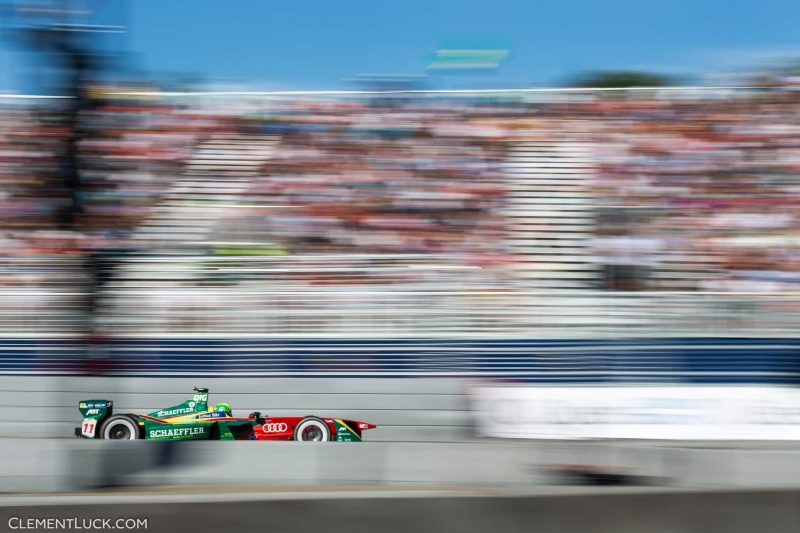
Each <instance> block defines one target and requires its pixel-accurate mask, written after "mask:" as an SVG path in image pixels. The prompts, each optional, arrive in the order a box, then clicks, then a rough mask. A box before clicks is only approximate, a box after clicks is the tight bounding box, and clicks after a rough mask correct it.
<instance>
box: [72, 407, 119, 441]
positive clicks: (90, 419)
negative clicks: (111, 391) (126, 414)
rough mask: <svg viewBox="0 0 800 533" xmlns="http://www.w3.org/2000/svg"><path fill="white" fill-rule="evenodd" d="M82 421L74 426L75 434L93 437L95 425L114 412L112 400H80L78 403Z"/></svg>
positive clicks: (88, 437)
mask: <svg viewBox="0 0 800 533" xmlns="http://www.w3.org/2000/svg"><path fill="white" fill-rule="evenodd" d="M78 409H79V410H80V412H81V416H82V417H83V421H82V422H81V427H79V428H75V436H76V437H83V438H85V439H93V438H95V433H96V432H97V426H99V425H100V423H101V422H102V421H103V420H104V419H105V418H106V417H109V416H111V415H112V414H113V413H114V402H111V401H108V400H82V401H81V402H80V403H78Z"/></svg>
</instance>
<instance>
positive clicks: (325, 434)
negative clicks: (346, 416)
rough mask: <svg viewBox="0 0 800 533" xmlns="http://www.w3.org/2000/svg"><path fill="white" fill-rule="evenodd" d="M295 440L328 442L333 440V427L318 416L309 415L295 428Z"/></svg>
mask: <svg viewBox="0 0 800 533" xmlns="http://www.w3.org/2000/svg"><path fill="white" fill-rule="evenodd" d="M294 440H297V441H303V442H328V441H329V440H331V429H330V428H329V427H328V424H326V423H325V421H324V420H322V419H321V418H317V417H316V416H308V417H306V418H304V419H303V420H301V421H300V423H299V424H297V427H296V428H294Z"/></svg>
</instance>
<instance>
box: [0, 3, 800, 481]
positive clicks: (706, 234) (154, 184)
mask: <svg viewBox="0 0 800 533" xmlns="http://www.w3.org/2000/svg"><path fill="white" fill-rule="evenodd" d="M311 4H313V7H309V6H305V7H302V8H301V7H299V6H297V7H292V6H283V7H276V6H267V5H266V4H263V5H262V4H260V3H254V2H242V3H236V5H235V6H233V5H231V6H228V5H225V6H224V7H223V6H222V5H221V4H219V3H215V2H205V1H197V2H194V1H193V2H192V3H188V2H169V3H157V2H150V1H146V0H140V1H139V0H128V1H123V0H114V1H112V0H106V1H101V0H83V1H69V0H64V1H55V0H52V1H48V0H41V1H32V0H18V1H11V2H8V1H6V2H3V3H2V5H0V14H2V20H0V26H1V28H0V29H1V30H2V37H3V41H2V43H3V48H2V50H0V399H2V401H1V402H0V404H2V406H3V409H2V410H0V437H5V438H7V439H4V440H0V447H7V448H8V449H9V450H11V451H12V452H13V453H21V452H20V450H21V449H22V447H26V448H27V449H28V453H36V454H38V456H39V457H41V456H43V455H47V453H46V452H45V451H46V450H51V449H55V448H54V447H58V448H59V449H64V447H65V446H67V443H66V441H61V442H57V443H55V444H54V441H40V440H25V441H20V440H19V439H20V438H25V439H39V438H44V437H48V438H49V437H62V438H66V437H71V436H72V434H73V428H74V427H75V426H76V423H77V422H79V418H80V415H79V413H78V410H77V403H78V401H80V400H82V399H85V398H107V399H110V400H113V401H114V402H115V406H116V409H115V410H116V412H125V411H129V412H149V411H153V410H155V409H158V408H162V407H165V406H169V405H174V404H176V403H180V402H181V401H183V400H184V399H185V397H186V396H187V395H188V394H189V393H190V391H191V388H192V387H193V386H199V387H208V388H210V394H211V400H210V401H211V402H212V403H217V402H221V401H224V402H227V403H230V404H231V406H232V407H233V409H234V412H235V414H241V415H244V413H246V412H252V411H254V410H259V411H261V412H264V413H268V414H270V415H282V414H300V415H304V414H309V413H314V414H319V415H321V416H334V415H335V416H340V417H350V418H353V419H356V420H364V421H368V422H370V423H375V424H377V425H378V428H377V429H375V430H372V431H370V432H369V433H367V434H365V435H366V437H365V438H366V440H368V441H374V442H375V443H376V444H375V445H374V446H372V445H370V444H368V443H365V446H366V448H361V447H360V445H359V446H354V448H359V450H358V451H342V447H343V446H341V445H337V446H336V447H335V448H336V450H326V451H325V452H324V454H323V456H324V457H327V455H325V454H334V455H336V458H335V459H331V458H329V459H330V461H328V459H325V458H324V457H323V456H318V454H322V453H323V452H321V451H319V450H316V451H314V450H312V451H309V449H308V448H304V449H303V450H302V451H298V450H297V449H296V448H294V447H292V446H283V445H282V444H275V443H271V444H265V445H264V447H266V446H273V447H275V448H274V449H275V450H280V453H278V452H277V451H276V452H275V454H274V456H273V457H274V459H272V461H273V462H272V463H270V465H271V466H270V467H269V470H270V472H271V473H272V474H273V475H272V476H271V477H270V475H268V473H265V471H263V469H262V470H259V469H255V470H253V469H248V468H251V467H252V465H253V463H254V462H257V461H258V460H260V454H261V452H260V451H257V450H256V451H252V450H254V449H255V448H259V449H260V448H261V445H255V447H252V444H251V448H249V449H247V450H245V449H244V448H242V453H241V454H240V455H238V456H237V457H234V455H237V454H227V453H226V455H227V456H228V457H227V460H228V461H232V462H233V463H236V461H238V463H236V464H233V463H231V465H230V466H231V468H229V469H228V470H226V471H225V473H220V471H219V469H216V470H214V469H210V470H209V469H207V470H203V459H201V458H202V457H205V455H203V454H204V453H208V452H203V451H202V450H201V448H199V447H195V448H192V449H193V450H196V451H195V452H194V453H195V454H196V457H197V458H198V459H197V461H196V462H195V463H192V464H191V465H190V466H185V465H184V466H183V467H180V465H179V466H175V465H174V464H173V463H172V462H170V461H172V460H171V459H170V460H169V461H167V463H163V464H162V463H157V464H158V465H161V466H164V465H165V464H166V465H168V466H170V467H171V468H172V470H169V472H172V473H171V474H168V475H167V474H162V472H163V469H160V468H155V467H152V466H153V464H156V463H153V462H152V461H153V460H154V459H152V458H150V459H148V457H150V456H149V455H148V454H149V453H151V452H152V450H155V447H151V448H149V450H150V451H148V452H143V451H141V450H140V449H139V448H136V450H135V451H136V453H140V452H141V454H142V457H144V458H143V459H142V461H143V462H142V463H141V464H142V465H144V466H141V467H140V468H139V467H136V468H133V467H131V468H133V470H131V471H130V472H129V471H127V470H126V471H125V472H126V473H125V475H124V476H122V474H120V476H122V477H115V478H114V479H113V480H112V481H109V480H108V479H107V478H103V479H102V480H98V479H95V478H92V479H88V478H86V476H84V477H80V476H79V477H75V478H74V479H73V478H72V477H69V476H67V475H66V474H63V472H62V474H59V476H61V477H59V480H58V481H48V482H43V481H41V480H42V479H44V476H45V474H46V472H42V471H39V473H38V474H37V475H38V477H37V478H36V479H37V481H33V480H31V479H29V478H27V477H26V476H27V475H28V473H29V472H33V471H34V470H35V469H34V468H33V466H31V465H32V464H33V463H25V464H26V465H27V466H19V465H18V466H17V468H18V470H17V471H14V472H12V473H6V474H5V475H6V476H7V480H11V479H13V480H15V481H14V483H16V484H12V483H11V482H10V481H9V483H8V484H7V487H9V489H10V490H7V492H21V491H38V490H56V489H58V490H72V489H77V488H81V487H86V486H89V487H96V486H104V485H103V484H109V483H110V484H112V485H120V484H123V485H136V484H146V485H147V484H150V485H153V484H154V485H164V484H167V485H181V484H189V483H193V484H203V483H208V484H214V485H225V484H255V483H256V481H257V482H258V483H266V484H270V483H271V484H304V485H305V484H312V485H330V484H345V485H348V484H350V485H352V484H360V485H370V486H377V485H394V486H407V485H412V486H419V485H440V486H444V485H448V486H449V485H470V486H474V485H479V486H489V485H490V486H498V485H500V486H507V485H509V484H511V485H514V486H518V485H521V486H526V487H529V486H548V485H554V484H561V483H565V482H566V483H573V484H587V483H588V484H597V483H601V482H608V483H627V482H631V480H633V479H635V480H637V481H636V483H644V482H645V481H642V480H646V483H649V484H665V483H672V484H679V485H702V486H756V485H758V486H764V485H770V486H772V485H779V486H791V485H792V484H794V483H796V479H797V474H798V473H800V472H798V471H797V467H796V465H797V464H800V463H798V462H797V461H796V459H797V456H796V455H795V452H796V449H795V442H796V440H797V439H798V438H800V426H799V425H798V424H800V408H798V399H800V398H799V397H798V394H797V389H796V388H795V387H796V386H797V384H798V382H800V359H798V354H800V340H799V339H798V335H797V331H798V329H797V326H798V323H800V322H798V321H799V320H800V211H798V203H800V62H798V61H797V60H796V59H795V57H797V58H800V53H797V54H795V51H799V52H800V49H798V48H797V38H796V34H795V33H793V32H794V28H793V27H792V25H791V24H789V21H792V20H796V16H795V15H797V14H800V13H797V12H798V10H799V9H800V8H798V6H797V5H793V4H791V3H788V2H774V4H775V5H773V6H771V7H770V8H767V7H766V6H765V7H764V9H761V8H756V7H754V6H752V5H749V4H748V3H739V2H734V3H726V4H724V5H722V4H720V5H716V4H717V3H716V2H708V3H704V5H703V6H695V5H689V4H691V3H689V2H678V3H677V4H676V5H671V6H670V7H669V8H666V7H664V6H662V5H653V6H640V5H638V3H633V2H615V3H613V5H608V6H605V7H603V8H600V7H598V6H594V5H593V4H592V3H589V2H577V3H576V4H579V5H574V6H563V7H559V6H550V7H543V8H541V9H540V8H538V7H537V8H534V7H532V6H527V5H526V3H525V2H516V1H511V0H509V1H507V2H501V3H499V4H496V5H495V4H492V5H491V6H489V5H487V4H483V3H479V2H471V3H469V5H468V6H467V5H465V6H456V5H451V4H450V3H449V2H441V3H437V4H435V5H433V6H428V7H427V9H426V7H425V6H424V5H422V4H420V3H418V2H411V3H410V4H408V6H406V7H404V8H403V9H400V8H396V9H395V8H389V7H386V8H379V7H375V6H367V5H361V4H359V3H355V4H353V5H348V6H339V7H337V8H336V10H335V12H334V11H333V8H332V7H331V6H325V5H321V3H311ZM356 4H358V5H356ZM558 21H562V22H564V24H560V23H556V22H558ZM659 32H660V34H661V35H662V36H661V37H658V36H655V35H656V34H657V33H659ZM641 65H649V66H648V67H644V68H643V67H641ZM672 65H679V66H677V67H675V66H672ZM377 72H381V73H377ZM511 438H514V439H517V440H514V441H510V440H506V439H511ZM561 439H568V440H567V441H562V440H561ZM22 442H26V443H28V444H24V445H23V444H21V443H22ZM377 443H383V444H381V446H382V447H381V446H378V444H377ZM69 444H73V443H69ZM74 444H78V443H74ZM79 444H85V443H79ZM92 444H94V443H92ZM219 444H220V445H225V446H230V445H231V444H228V443H219ZM287 444H291V443H287ZM99 445H100V444H99V443H98V446H99ZM37 446H38V447H41V448H37ZM189 446H191V444H189ZM237 446H238V443H237ZM370 446H372V447H370ZM409 446H410V447H409ZM711 448H714V449H720V448H722V449H725V450H727V451H729V452H730V454H731V455H729V456H726V457H734V456H735V457H737V458H738V459H736V460H734V459H731V461H733V462H731V463H726V462H725V461H723V460H721V459H719V458H720V455H719V454H718V453H716V452H710V451H707V450H709V449H711ZM70 449H74V450H75V453H76V454H81V453H87V452H81V451H79V449H78V447H77V446H72V448H70ZM119 449H124V450H134V449H133V448H119ZM206 449H207V450H208V449H210V448H206ZM220 449H221V448H214V450H217V451H216V452H213V453H219V452H218V450H220ZM238 449H239V448H237V450H238ZM456 449H458V450H462V451H463V454H462V455H458V454H455V453H453V452H454V450H456ZM776 449H777V451H776ZM31 450H39V451H36V452H33V451H31ZM43 450H44V451H43ZM103 450H106V448H103ZM108 450H109V451H108V453H109V454H111V455H109V457H112V458H113V457H116V455H114V451H113V450H112V449H111V448H108ZM159 450H160V448H159ZM364 450H367V451H364ZM509 450H511V451H513V453H509ZM676 450H677V451H676ZM704 450H705V451H704ZM99 451H100V450H99V448H92V453H94V454H96V453H99ZM130 453H132V452H130ZM159 453H161V452H159ZM356 453H358V454H359V455H358V456H356V455H354V454H356ZM704 453H707V454H708V455H703V454H704ZM125 454H127V455H124V457H125V458H126V459H125V461H128V460H130V457H133V455H130V454H129V452H128V451H126V452H125ZM309 454H310V455H309ZM314 454H317V455H314ZM337 454H338V455H337ZM670 454H671V455H670ZM675 454H678V456H680V458H681V459H680V461H678V462H675V461H676V459H675V457H677V456H676V455H675ZM681 454H683V455H681ZM734 454H739V455H734ZM776 454H778V455H776ZM780 454H783V455H780ZM312 456H313V457H316V459H314V460H315V461H319V463H318V464H329V463H330V462H333V463H337V464H339V467H337V468H333V469H332V470H331V469H330V467H325V468H323V467H321V466H320V467H319V469H318V470H314V472H313V473H310V474H309V473H308V472H307V471H305V470H304V471H303V472H305V473H304V474H302V475H301V476H299V477H298V475H297V474H294V473H292V472H290V471H291V470H293V468H289V467H286V465H297V464H301V463H306V462H307V461H308V460H310V459H309V457H312ZM76 457H77V456H76ZM320 457H323V458H320ZM710 457H713V458H714V459H715V460H714V461H709V460H708V458H710ZM113 460H114V461H116V460H117V459H113ZM87 461H90V460H89V459H87ZM148 461H150V462H148ZM686 461H689V462H690V463H691V464H694V465H695V467H694V468H688V467H687V466H686V465H687V464H688V463H687V462H686ZM734 463H735V465H738V466H732V465H734ZM81 464H83V463H81ZM110 464H111V463H110ZM113 464H114V465H117V463H113ZM126 464H127V463H126ZM315 464H317V463H315ZM364 464H367V465H368V466H367V467H365V466H363V465H364ZM743 464H747V465H749V466H748V467H747V468H744V467H743V466H742V465H743ZM148 465H149V466H148ZM248 465H249V466H248ZM280 465H283V466H284V467H285V468H284V470H281V469H280V468H278V466H280ZM409 465H417V466H416V467H411V466H409ZM791 465H795V466H791ZM246 466H248V467H246ZM37 468H40V469H44V470H45V471H47V472H51V473H52V471H53V469H54V468H56V467H55V466H53V465H52V464H50V463H46V464H45V463H42V464H41V465H40V466H38V467H37ZM120 468H122V467H120V466H119V465H117V466H114V467H113V468H112V467H109V469H112V470H113V469H120ZM126 468H127V467H126ZM137 468H138V469H137ZM164 468H166V467H164ZM237 468H238V469H237ZM276 468H277V470H276ZM326 468H328V469H327V470H326ZM119 471H120V472H121V471H122V470H119ZM277 471H280V473H279V474H276V473H275V472H277ZM154 472H155V473H154ZM198 472H199V473H198ZM553 472H556V473H557V474H559V475H561V474H563V475H567V477H568V478H569V479H570V480H571V481H564V479H562V478H559V477H557V476H556V477H554V475H553ZM3 475H4V474H3V473H2V472H0V477H2V476H3ZM31 475H32V474H31ZM93 475H94V474H93ZM104 475H106V476H107V475H108V472H107V471H106V473H105V474H104ZM97 476H100V474H99V473H98V474H97ZM569 476H572V477H569ZM576 476H577V477H576ZM89 477H91V476H89ZM67 478H69V479H70V480H71V481H69V482H67V481H65V479H67ZM79 478H80V479H79ZM101 481H102V482H101ZM37 483H39V484H37ZM41 483H44V484H41Z"/></svg>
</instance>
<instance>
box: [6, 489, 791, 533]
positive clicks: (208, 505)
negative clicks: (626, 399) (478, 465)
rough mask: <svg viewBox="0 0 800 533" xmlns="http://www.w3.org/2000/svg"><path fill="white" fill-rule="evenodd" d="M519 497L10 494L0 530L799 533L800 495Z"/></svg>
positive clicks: (545, 493) (557, 492) (565, 493)
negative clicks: (127, 521)
mask: <svg viewBox="0 0 800 533" xmlns="http://www.w3.org/2000/svg"><path fill="white" fill-rule="evenodd" d="M527 492H528V493H522V492H520V491H517V492H516V493H514V492H510V491H497V492H495V493H493V494H487V493H486V491H477V490H469V489H455V488H448V487H431V488H430V489H419V488H411V487H409V488H406V489H397V488H393V489H378V490H374V489H366V488H359V487H260V488H259V487H249V488H243V487H238V488H235V487H228V488H224V489H222V488H220V489H213V488H212V489H207V488H197V489H194V490H186V489H183V488H181V489H176V488H162V489H158V490H155V491H133V490H125V491H118V492H114V493H82V494H73V495H59V496H26V495H19V496H8V497H3V498H0V527H1V528H3V530H9V531H10V530H11V529H10V528H9V518H11V517H17V518H21V519H23V520H24V519H26V518H29V517H30V518H39V519H42V518H48V517H53V518H73V517H74V518H77V519H78V520H81V519H83V518H87V519H88V518H111V519H118V518H140V519H147V522H148V524H147V531H158V532H160V531H171V532H174V531H193V532H197V533H202V532H206V531H208V532H218V531H242V530H252V531H255V530H258V531H263V530H268V531H271V532H282V531H287V532H288V531H291V532H292V533H305V532H309V533H311V532H314V533H318V532H319V531H320V530H327V531H347V532H348V533H362V532H363V533H374V532H376V531H380V532H387V533H395V532H396V533H400V532H407V531H414V532H415V533H416V532H419V533H427V532H431V533H433V532H442V531H453V532H458V533H471V532H476V533H477V532H480V533H487V532H491V531H500V532H503V533H506V532H512V531H536V532H537V533H541V532H549V531H559V532H571V531H575V532H581V533H583V532H585V531H592V532H601V533H604V532H608V533H612V532H613V533H624V532H632V533H633V532H636V533H640V532H643V531H647V532H648V533H650V532H655V533H661V532H663V533H672V532H703V533H707V532H711V531H713V532H725V533H727V532H732V533H738V532H742V533H753V532H761V531H765V532H767V531H768V532H770V533H783V532H792V533H796V532H797V531H800V490H791V491H786V490H747V491H744V490H713V491H710V490H681V489H619V488H595V489H573V488H558V489H544V488H542V489H537V490H536V491H535V492H533V493H531V492H530V491H527ZM242 500H249V501H242ZM122 501H125V502H127V503H122ZM180 502H192V503H180Z"/></svg>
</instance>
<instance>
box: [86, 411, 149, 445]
mask: <svg viewBox="0 0 800 533" xmlns="http://www.w3.org/2000/svg"><path fill="white" fill-rule="evenodd" d="M97 438H98V439H108V440H137V439H141V438H143V435H142V430H141V428H140V427H139V424H138V423H137V422H136V418H134V417H132V416H131V415H114V416H110V417H108V418H106V419H105V420H104V421H103V424H102V425H101V426H100V428H99V434H98V435H97Z"/></svg>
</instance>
